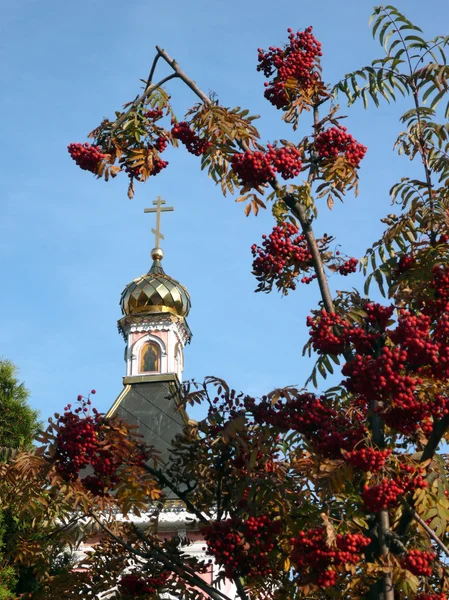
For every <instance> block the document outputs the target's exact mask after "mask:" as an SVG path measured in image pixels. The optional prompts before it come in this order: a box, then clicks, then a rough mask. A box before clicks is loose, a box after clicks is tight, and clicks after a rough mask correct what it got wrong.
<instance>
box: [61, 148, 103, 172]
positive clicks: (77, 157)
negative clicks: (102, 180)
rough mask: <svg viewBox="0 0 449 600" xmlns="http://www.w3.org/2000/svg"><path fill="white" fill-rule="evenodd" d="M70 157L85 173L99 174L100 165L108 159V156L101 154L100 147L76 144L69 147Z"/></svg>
mask: <svg viewBox="0 0 449 600" xmlns="http://www.w3.org/2000/svg"><path fill="white" fill-rule="evenodd" d="M67 148H68V151H69V154H70V156H71V157H72V158H73V160H74V161H75V162H76V164H77V165H78V166H79V167H80V168H81V169H83V170H84V171H90V172H91V173H95V174H96V173H97V171H98V166H99V164H100V163H101V162H102V161H103V160H104V159H105V158H106V154H103V153H102V152H100V147H99V146H92V145H91V144H89V143H87V142H86V143H85V144H80V143H76V144H75V143H74V144H69V145H68V146H67Z"/></svg>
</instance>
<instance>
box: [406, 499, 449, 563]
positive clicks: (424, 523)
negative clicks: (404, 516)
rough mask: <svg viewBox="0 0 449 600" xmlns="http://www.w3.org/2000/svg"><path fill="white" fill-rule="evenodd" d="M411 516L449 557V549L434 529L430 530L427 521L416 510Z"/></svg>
mask: <svg viewBox="0 0 449 600" xmlns="http://www.w3.org/2000/svg"><path fill="white" fill-rule="evenodd" d="M411 515H412V517H413V518H414V519H415V521H416V522H417V523H419V524H420V525H421V527H422V528H423V529H424V531H425V532H426V533H427V534H428V535H429V537H431V538H432V540H433V541H434V542H435V544H437V546H438V547H439V548H440V549H441V550H442V551H443V552H444V554H445V555H446V556H449V548H448V547H447V546H445V545H444V544H443V542H442V541H441V540H440V538H439V537H438V536H437V535H436V533H435V532H434V531H433V530H432V529H430V527H429V526H428V525H427V523H426V522H425V521H423V520H422V519H421V517H420V516H419V515H418V513H417V512H416V510H412V511H411Z"/></svg>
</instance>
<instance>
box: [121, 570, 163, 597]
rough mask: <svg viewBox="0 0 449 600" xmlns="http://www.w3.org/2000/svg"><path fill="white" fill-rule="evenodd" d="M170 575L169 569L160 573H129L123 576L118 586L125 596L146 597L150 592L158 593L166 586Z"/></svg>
mask: <svg viewBox="0 0 449 600" xmlns="http://www.w3.org/2000/svg"><path fill="white" fill-rule="evenodd" d="M169 577H170V573H169V572H168V571H162V572H161V573H159V574H158V575H145V574H143V573H129V574H128V575H122V576H121V578H120V581H119V584H118V587H119V590H120V592H121V594H122V595H123V596H124V597H125V598H130V599H131V598H140V597H142V598H145V599H146V598H148V596H149V595H150V594H156V593H157V592H159V591H160V590H161V589H162V588H163V587H165V585H166V584H167V581H168V579H169Z"/></svg>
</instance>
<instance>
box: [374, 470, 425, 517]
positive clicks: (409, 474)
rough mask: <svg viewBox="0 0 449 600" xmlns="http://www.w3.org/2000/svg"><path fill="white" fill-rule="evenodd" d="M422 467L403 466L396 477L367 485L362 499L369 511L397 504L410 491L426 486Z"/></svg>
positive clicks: (376, 510) (377, 510)
mask: <svg viewBox="0 0 449 600" xmlns="http://www.w3.org/2000/svg"><path fill="white" fill-rule="evenodd" d="M421 473H422V470H421V469H415V468H414V467H411V466H405V467H401V473H400V474H399V475H398V476H397V477H395V478H394V479H387V478H384V479H382V481H381V482H380V483H379V484H377V485H374V486H371V487H369V486H367V485H366V486H365V487H364V489H363V492H362V500H363V504H364V506H365V509H366V510H368V511H369V512H374V513H375V512H379V511H381V510H383V509H384V508H388V507H389V506H396V505H397V504H399V502H400V499H401V498H403V497H404V496H405V494H407V493H408V492H412V491H414V490H417V489H423V488H426V487H427V485H428V483H427V481H425V480H424V479H423V477H422V475H421Z"/></svg>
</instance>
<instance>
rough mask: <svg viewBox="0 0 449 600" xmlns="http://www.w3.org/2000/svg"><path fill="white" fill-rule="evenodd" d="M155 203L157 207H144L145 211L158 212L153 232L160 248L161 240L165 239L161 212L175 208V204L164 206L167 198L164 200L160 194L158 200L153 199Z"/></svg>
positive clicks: (157, 246)
mask: <svg viewBox="0 0 449 600" xmlns="http://www.w3.org/2000/svg"><path fill="white" fill-rule="evenodd" d="M153 204H155V205H156V208H144V209H143V212H144V213H154V212H155V213H156V229H151V233H154V235H155V236H156V248H160V245H159V242H160V240H163V239H165V238H164V236H163V234H162V233H161V212H168V211H171V210H174V208H173V206H164V207H162V205H163V204H165V200H162V198H161V197H160V196H158V197H157V200H153Z"/></svg>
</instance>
